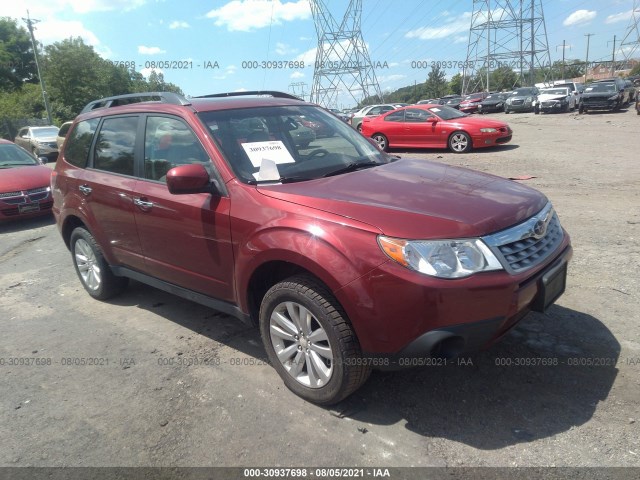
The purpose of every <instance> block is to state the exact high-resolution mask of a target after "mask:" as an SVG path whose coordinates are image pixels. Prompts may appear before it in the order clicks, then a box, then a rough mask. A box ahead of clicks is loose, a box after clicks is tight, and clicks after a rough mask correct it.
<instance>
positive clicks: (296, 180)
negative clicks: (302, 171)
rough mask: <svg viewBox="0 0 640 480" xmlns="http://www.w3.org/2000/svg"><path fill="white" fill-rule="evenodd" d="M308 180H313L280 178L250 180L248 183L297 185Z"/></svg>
mask: <svg viewBox="0 0 640 480" xmlns="http://www.w3.org/2000/svg"><path fill="white" fill-rule="evenodd" d="M308 180H312V179H311V178H307V177H280V178H275V179H273V180H248V181H247V183H248V184H249V185H262V184H264V183H295V182H306V181H308Z"/></svg>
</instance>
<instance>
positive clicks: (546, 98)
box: [538, 93, 567, 102]
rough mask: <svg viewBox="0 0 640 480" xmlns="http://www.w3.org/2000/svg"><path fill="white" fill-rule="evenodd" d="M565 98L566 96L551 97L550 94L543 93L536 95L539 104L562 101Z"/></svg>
mask: <svg viewBox="0 0 640 480" xmlns="http://www.w3.org/2000/svg"><path fill="white" fill-rule="evenodd" d="M564 98H567V96H566V95H553V94H550V93H543V94H542V95H538V100H540V101H541V102H548V101H549V100H562V99H564Z"/></svg>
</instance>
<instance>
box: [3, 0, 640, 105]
mask: <svg viewBox="0 0 640 480" xmlns="http://www.w3.org/2000/svg"><path fill="white" fill-rule="evenodd" d="M324 1H325V4H326V5H327V6H328V7H329V10H330V11H331V13H332V15H333V16H334V17H335V18H336V19H337V20H338V21H340V20H341V18H342V15H343V14H344V11H345V9H346V7H347V5H348V1H347V0H324ZM516 3H518V2H517V1H516V0H512V4H516ZM633 3H634V2H633V0H607V1H603V0H586V1H580V0H543V2H542V5H543V9H544V13H545V19H546V29H547V36H548V44H549V49H550V53H551V60H552V61H555V60H559V59H560V58H561V57H562V51H561V50H562V47H561V46H562V42H563V40H564V41H566V45H567V48H566V58H567V59H571V58H578V59H581V60H584V59H585V54H586V46H587V37H586V36H585V34H588V33H592V34H594V35H593V36H592V37H591V38H590V47H589V60H590V61H591V60H608V59H610V58H611V51H612V47H613V37H614V35H616V36H617V41H618V42H620V40H621V39H622V37H624V35H625V32H626V30H627V27H628V25H629V22H630V20H631V11H632V7H633ZM27 9H29V13H30V15H31V17H32V18H35V19H38V20H40V22H39V23H38V24H37V27H36V28H37V30H36V37H37V39H38V40H39V41H41V42H43V43H44V44H50V43H52V42H55V41H59V40H62V39H64V38H67V37H69V36H80V37H82V38H83V39H84V40H85V42H87V43H89V44H91V45H93V46H94V48H95V49H96V51H97V52H98V53H99V54H100V55H102V56H103V57H104V58H107V59H110V60H114V61H129V62H135V64H136V68H137V70H140V71H142V72H143V73H144V74H147V73H148V71H149V68H145V67H148V66H151V65H153V63H152V62H165V61H168V62H170V63H171V65H170V66H172V67H177V66H180V64H179V63H178V62H182V64H181V65H182V66H184V67H186V68H183V69H178V68H161V70H162V72H163V73H164V76H165V79H166V80H167V81H170V82H173V83H175V84H177V85H179V86H180V87H181V88H182V90H183V91H184V92H185V94H187V95H194V96H195V95H203V94H207V93H217V92H225V91H235V90H257V89H269V90H283V91H295V92H296V93H298V94H300V93H301V91H302V88H304V89H305V93H308V91H309V90H310V89H311V85H312V83H313V61H314V58H315V48H316V46H317V36H316V31H315V26H314V22H313V18H312V15H311V9H310V7H309V2H308V1H307V0H273V1H269V0H231V1H228V0H227V1H205V0H200V1H195V0H181V1H175V0H129V1H125V0H29V1H24V0H17V1H12V2H11V3H9V2H7V1H5V2H3V6H2V12H1V13H0V15H2V16H10V17H15V18H22V17H26V15H27ZM472 10H473V2H472V0H363V11H362V20H361V22H362V34H363V38H364V41H365V43H366V44H367V45H368V49H369V54H370V57H371V60H373V61H374V62H375V64H376V65H378V66H379V68H377V69H376V75H377V78H378V81H379V83H380V86H381V88H382V89H383V91H387V90H394V89H396V88H398V87H401V86H405V85H410V84H413V83H414V82H421V81H424V80H425V78H426V76H427V74H428V72H429V68H412V62H415V61H421V60H427V61H428V62H430V61H453V62H463V61H465V59H466V54H467V42H468V37H469V25H470V21H471V13H472ZM638 15H640V12H638ZM636 56H640V49H638V50H637V51H636ZM273 61H280V62H282V61H286V62H289V61H291V62H297V64H296V63H292V64H287V65H286V67H285V66H284V64H282V63H280V64H271V65H275V66H276V67H284V68H262V66H263V62H273ZM301 61H303V62H304V64H305V66H304V68H290V66H294V67H295V66H298V67H299V66H300V62H301ZM256 63H257V66H258V68H249V67H251V66H256ZM156 64H157V63H156ZM265 65H269V64H265ZM413 65H414V67H415V66H416V64H415V63H414V64H413ZM205 66H208V67H211V68H205ZM457 71H458V69H456V68H451V69H447V70H446V72H447V75H448V76H451V75H453V74H455V73H457ZM303 83H304V84H306V85H304V86H303V85H301V84H303ZM291 84H297V85H296V86H291ZM349 98H350V97H348V96H346V95H344V96H341V102H343V103H341V104H340V105H338V106H339V107H348V106H352V103H353V102H352V101H350V99H349Z"/></svg>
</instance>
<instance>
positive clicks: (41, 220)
mask: <svg viewBox="0 0 640 480" xmlns="http://www.w3.org/2000/svg"><path fill="white" fill-rule="evenodd" d="M53 224H55V220H54V218H53V215H44V216H42V217H32V218H20V219H16V220H8V221H6V220H5V221H3V222H0V233H15V232H23V231H26V230H32V229H34V228H40V227H46V226H47V225H53Z"/></svg>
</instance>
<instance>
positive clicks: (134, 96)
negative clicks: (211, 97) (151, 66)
mask: <svg viewBox="0 0 640 480" xmlns="http://www.w3.org/2000/svg"><path fill="white" fill-rule="evenodd" d="M142 102H158V103H170V104H172V105H191V102H190V101H189V100H187V99H186V98H184V97H183V96H182V95H178V94H177V93H173V92H140V93H127V94H126V95H115V96H113V97H105V98H101V99H99V100H94V101H93V102H89V103H88V104H87V105H86V106H85V107H84V108H83V109H82V111H81V112H80V113H86V112H90V111H92V110H97V109H99V108H111V107H118V106H120V105H129V104H131V103H142Z"/></svg>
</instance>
